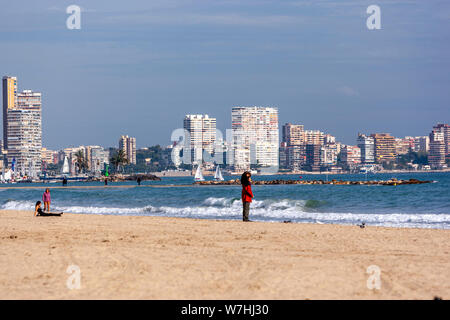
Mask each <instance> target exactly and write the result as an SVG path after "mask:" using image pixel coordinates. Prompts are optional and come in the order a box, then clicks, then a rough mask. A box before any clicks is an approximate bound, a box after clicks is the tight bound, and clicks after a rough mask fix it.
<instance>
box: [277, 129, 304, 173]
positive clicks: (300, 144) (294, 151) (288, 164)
mask: <svg viewBox="0 0 450 320" xmlns="http://www.w3.org/2000/svg"><path fill="white" fill-rule="evenodd" d="M281 132H282V142H281V148H280V159H282V161H280V165H281V166H282V167H283V168H286V169H290V170H293V171H298V170H301V169H302V166H304V165H305V164H306V144H305V130H304V127H303V125H301V124H292V123H286V124H284V125H283V126H282V130H281Z"/></svg>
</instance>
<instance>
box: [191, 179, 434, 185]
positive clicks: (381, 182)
mask: <svg viewBox="0 0 450 320" xmlns="http://www.w3.org/2000/svg"><path fill="white" fill-rule="evenodd" d="M431 182H433V181H429V180H417V179H409V180H397V179H395V178H392V179H390V180H369V181H344V180H335V179H333V180H331V181H324V180H282V179H277V180H254V181H253V182H252V184H253V185H279V184H332V185H382V186H398V185H405V184H422V183H431ZM194 184H196V185H201V186H210V185H239V184H241V182H240V180H239V179H236V180H227V181H214V180H211V181H196V182H194Z"/></svg>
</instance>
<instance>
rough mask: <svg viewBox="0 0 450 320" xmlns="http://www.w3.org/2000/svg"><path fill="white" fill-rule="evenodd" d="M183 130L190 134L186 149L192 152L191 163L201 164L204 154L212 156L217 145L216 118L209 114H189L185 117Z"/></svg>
mask: <svg viewBox="0 0 450 320" xmlns="http://www.w3.org/2000/svg"><path fill="white" fill-rule="evenodd" d="M183 128H184V129H185V130H186V131H187V132H188V133H189V138H188V139H189V141H186V142H187V143H186V147H187V148H189V149H190V151H191V162H192V163H193V164H201V163H202V162H203V161H204V160H205V159H203V158H204V157H203V153H204V152H205V153H207V154H208V155H209V156H212V155H213V153H214V149H215V148H214V147H215V143H216V118H211V117H209V116H208V115H207V114H205V115H203V114H188V115H186V116H185V117H184V121H183Z"/></svg>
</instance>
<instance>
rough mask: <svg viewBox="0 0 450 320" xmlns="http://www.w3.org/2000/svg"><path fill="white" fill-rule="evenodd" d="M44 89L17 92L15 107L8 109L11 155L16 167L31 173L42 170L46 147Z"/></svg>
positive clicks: (8, 133) (34, 173) (17, 170)
mask: <svg viewBox="0 0 450 320" xmlns="http://www.w3.org/2000/svg"><path fill="white" fill-rule="evenodd" d="M41 107H42V102H41V93H39V92H32V91H31V90H24V91H23V92H20V93H17V95H16V101H15V105H14V107H13V108H8V109H7V110H6V112H7V114H6V125H7V128H6V130H7V146H8V149H7V159H8V164H9V166H12V163H13V162H14V163H15V168H14V171H15V172H17V173H19V174H22V175H28V176H34V177H36V176H37V175H39V174H40V172H41V162H42V156H41V149H42V109H41Z"/></svg>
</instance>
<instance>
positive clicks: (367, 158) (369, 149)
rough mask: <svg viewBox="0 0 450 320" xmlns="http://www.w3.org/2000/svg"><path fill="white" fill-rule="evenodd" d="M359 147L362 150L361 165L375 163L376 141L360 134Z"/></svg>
mask: <svg viewBox="0 0 450 320" xmlns="http://www.w3.org/2000/svg"><path fill="white" fill-rule="evenodd" d="M357 144H358V147H359V148H360V149H361V163H364V164H369V163H375V140H374V138H373V137H371V136H366V135H365V134H361V133H359V134H358V139H357Z"/></svg>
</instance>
